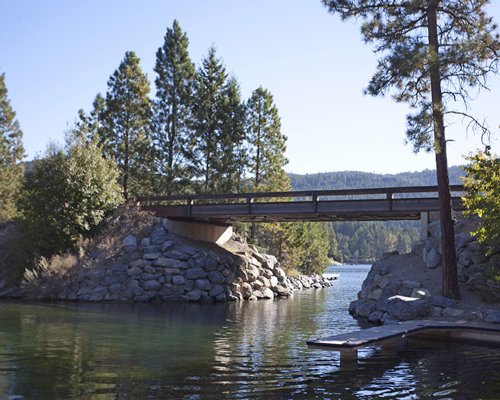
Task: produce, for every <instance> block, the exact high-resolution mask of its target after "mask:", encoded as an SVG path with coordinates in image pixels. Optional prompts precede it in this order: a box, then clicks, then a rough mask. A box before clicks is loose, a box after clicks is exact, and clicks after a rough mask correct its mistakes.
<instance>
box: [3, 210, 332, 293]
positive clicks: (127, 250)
mask: <svg viewBox="0 0 500 400" xmlns="http://www.w3.org/2000/svg"><path fill="white" fill-rule="evenodd" d="M146 231H147V233H146V234H144V233H143V234H128V235H126V236H125V237H124V238H123V239H122V240H121V248H120V249H116V254H114V255H113V256H112V257H109V255H108V257H106V258H105V259H103V256H102V254H100V253H99V252H94V253H93V254H90V255H89V256H87V257H84V258H83V259H81V260H78V261H76V262H75V265H74V267H73V268H69V269H67V270H65V271H64V273H57V274H54V273H50V271H49V270H48V269H47V270H43V269H41V270H39V271H38V273H36V274H32V275H31V276H30V279H27V280H25V282H24V283H23V285H22V286H21V287H20V288H17V289H15V290H10V291H6V292H4V293H3V295H4V296H11V297H12V296H14V297H21V298H28V299H57V300H70V301H91V302H97V301H133V302H150V301H193V302H198V301H201V302H224V301H231V300H234V301H238V300H256V299H274V298H275V297H288V296H290V295H291V293H292V292H293V291H295V290H302V289H309V288H315V289H318V288H323V287H328V286H330V281H329V280H327V279H325V278H323V277H322V276H319V275H314V276H303V275H301V276H296V277H289V276H287V275H286V273H285V271H284V270H283V269H282V268H281V266H280V263H279V262H278V260H277V259H276V257H274V256H272V255H267V254H262V253H260V252H259V251H257V249H256V248H255V247H254V246H251V245H247V244H246V243H243V242H242V241H241V240H237V238H235V239H232V240H231V241H230V242H229V243H228V244H227V245H226V246H225V247H224V248H222V247H219V246H216V245H212V244H208V243H204V242H196V241H191V240H187V239H184V238H181V237H178V236H176V235H173V234H170V233H169V232H168V231H167V229H166V228H165V227H164V221H163V220H161V219H156V220H155V224H154V226H152V227H151V228H150V229H149V230H146ZM1 295H2V294H1V293H0V297H1Z"/></svg>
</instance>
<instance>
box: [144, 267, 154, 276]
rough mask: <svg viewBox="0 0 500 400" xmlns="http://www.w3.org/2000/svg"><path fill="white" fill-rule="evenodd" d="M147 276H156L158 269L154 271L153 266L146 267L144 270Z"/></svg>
mask: <svg viewBox="0 0 500 400" xmlns="http://www.w3.org/2000/svg"><path fill="white" fill-rule="evenodd" d="M143 271H144V272H145V273H146V274H156V269H154V268H153V267H152V266H151V265H146V266H145V267H144V269H143Z"/></svg>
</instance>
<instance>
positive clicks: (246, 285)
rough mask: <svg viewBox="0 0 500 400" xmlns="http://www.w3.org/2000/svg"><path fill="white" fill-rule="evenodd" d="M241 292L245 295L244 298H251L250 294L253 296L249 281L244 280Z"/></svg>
mask: <svg viewBox="0 0 500 400" xmlns="http://www.w3.org/2000/svg"><path fill="white" fill-rule="evenodd" d="M240 293H241V295H242V296H243V298H244V299H245V300H247V299H248V298H250V296H252V293H253V290H252V286H251V285H250V284H249V283H248V282H243V283H242V284H241V285H240Z"/></svg>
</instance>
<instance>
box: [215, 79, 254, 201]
mask: <svg viewBox="0 0 500 400" xmlns="http://www.w3.org/2000/svg"><path fill="white" fill-rule="evenodd" d="M245 138H246V133H245V105H244V104H243V103H242V101H241V92H240V86H239V84H238V81H237V80H236V78H235V77H230V78H229V79H228V81H227V85H226V90H225V96H224V104H223V110H222V126H221V136H220V140H219V143H218V148H219V149H218V153H219V157H218V158H217V171H218V179H217V180H218V181H219V184H217V190H218V191H219V192H221V193H230V192H240V190H241V189H242V185H243V178H244V174H245V170H246V167H247V164H248V161H247V152H246V146H245Z"/></svg>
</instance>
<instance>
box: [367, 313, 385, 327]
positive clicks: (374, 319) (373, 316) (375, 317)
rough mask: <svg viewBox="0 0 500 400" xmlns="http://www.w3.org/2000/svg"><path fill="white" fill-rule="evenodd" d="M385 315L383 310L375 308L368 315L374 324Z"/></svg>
mask: <svg viewBox="0 0 500 400" xmlns="http://www.w3.org/2000/svg"><path fill="white" fill-rule="evenodd" d="M383 316H384V312H383V311H380V310H375V311H373V312H372V313H370V315H369V316H368V321H370V322H371V323H373V324H377V323H379V322H380V320H381V319H382V317H383Z"/></svg>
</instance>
